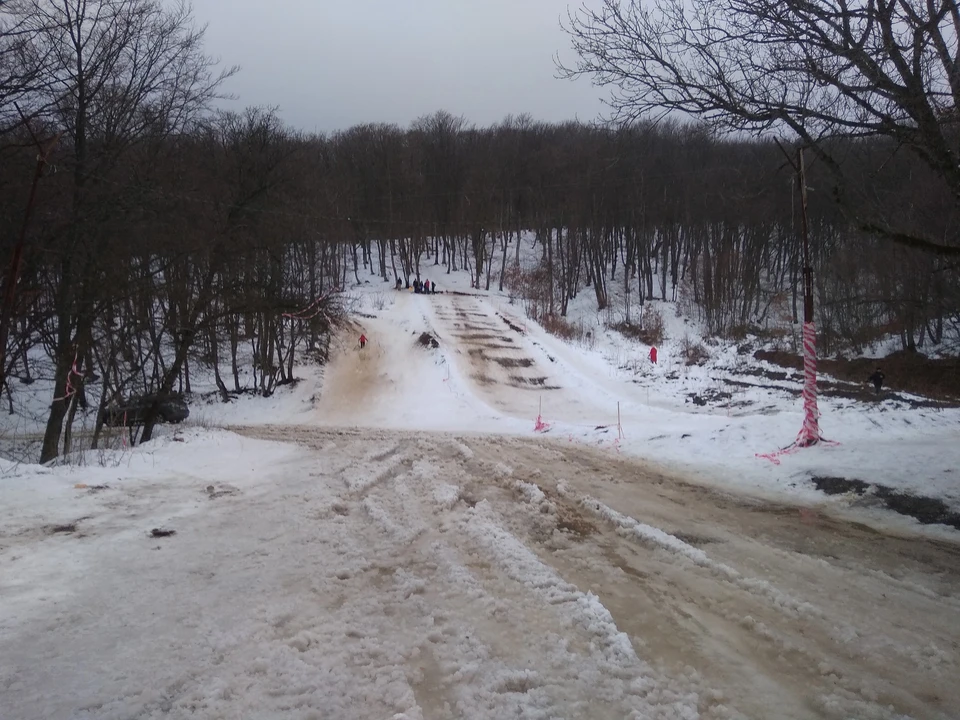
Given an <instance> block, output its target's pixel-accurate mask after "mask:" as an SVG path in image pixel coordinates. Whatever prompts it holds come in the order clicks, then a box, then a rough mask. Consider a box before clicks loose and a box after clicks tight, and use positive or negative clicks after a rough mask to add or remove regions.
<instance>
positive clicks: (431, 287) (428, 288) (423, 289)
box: [395, 276, 437, 295]
mask: <svg viewBox="0 0 960 720" xmlns="http://www.w3.org/2000/svg"><path fill="white" fill-rule="evenodd" d="M395 287H396V288H397V290H400V289H402V288H403V281H402V280H401V279H400V277H399V276H397V282H396V286H395ZM407 287H411V286H410V285H408V286H407ZM412 287H413V291H414V292H415V293H416V294H417V295H434V294H436V292H437V284H436V283H431V282H430V281H429V280H423V281H421V280H420V279H419V278H417V279H416V280H414V281H413V285H412Z"/></svg>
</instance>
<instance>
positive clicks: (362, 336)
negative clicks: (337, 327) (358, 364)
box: [360, 333, 367, 350]
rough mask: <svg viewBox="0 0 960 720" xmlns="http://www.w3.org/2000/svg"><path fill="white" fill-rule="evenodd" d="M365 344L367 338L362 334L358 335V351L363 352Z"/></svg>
mask: <svg viewBox="0 0 960 720" xmlns="http://www.w3.org/2000/svg"><path fill="white" fill-rule="evenodd" d="M366 344H367V336H366V335H364V334H363V333H361V334H360V349H361V350H363V346H364V345H366Z"/></svg>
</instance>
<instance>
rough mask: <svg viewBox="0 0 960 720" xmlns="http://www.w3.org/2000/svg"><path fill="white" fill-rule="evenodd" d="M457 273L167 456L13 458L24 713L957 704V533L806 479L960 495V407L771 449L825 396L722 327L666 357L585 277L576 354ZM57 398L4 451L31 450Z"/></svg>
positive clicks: (0, 623) (547, 714)
mask: <svg viewBox="0 0 960 720" xmlns="http://www.w3.org/2000/svg"><path fill="white" fill-rule="evenodd" d="M426 277H429V273H427V274H426ZM438 277H439V278H440V286H441V287H442V288H443V289H444V290H445V291H446V292H444V293H443V294H438V295H431V296H422V295H415V294H413V293H411V292H408V291H399V292H398V291H394V290H392V289H390V287H391V284H389V283H386V284H384V283H381V282H380V281H379V280H378V279H377V278H373V279H371V280H370V282H369V283H364V284H362V285H360V286H359V287H356V288H354V289H352V290H351V293H352V295H353V296H354V303H353V305H354V307H355V309H356V310H357V311H358V314H357V315H356V316H355V325H354V326H353V327H351V328H350V329H349V330H346V331H344V333H343V334H342V335H340V336H339V337H338V338H336V339H335V342H334V345H333V347H332V357H331V362H330V363H329V364H328V365H327V366H326V367H324V368H319V367H316V366H312V365H304V366H302V367H300V368H299V369H298V372H297V374H298V376H299V377H300V378H301V380H300V382H298V383H297V384H296V385H294V386H287V387H282V388H279V389H278V390H277V392H276V393H275V394H274V395H273V396H272V397H270V398H259V397H255V396H253V395H245V396H241V397H239V398H236V399H235V400H234V401H233V402H231V403H228V404H223V403H220V402H218V401H216V399H215V398H214V399H211V400H210V401H208V402H205V401H201V400H199V399H198V400H195V401H194V403H193V404H192V406H191V418H190V420H189V421H188V422H187V423H186V424H185V425H184V426H181V427H164V428H163V430H162V432H161V433H160V435H159V437H158V438H157V439H156V440H154V441H153V442H151V443H148V444H146V445H144V446H140V447H136V448H128V447H124V446H122V445H120V444H117V443H116V442H115V443H114V444H113V446H112V448H113V449H106V450H101V451H88V452H85V453H82V454H74V455H73V456H72V457H71V458H70V460H69V462H67V463H64V464H61V465H59V466H51V467H40V466H36V465H31V464H29V463H26V462H20V463H15V462H10V461H6V460H5V461H0V708H2V711H0V718H3V720H6V718H14V719H16V720H19V719H21V718H23V719H27V718H97V719H98V720H99V719H101V718H134V717H136V718H161V717H162V718H168V717H169V718H188V717H203V718H237V717H284V718H287V717H290V718H304V719H306V718H385V719H386V718H393V719H394V720H401V719H403V718H408V719H411V720H412V719H415V718H448V717H458V718H506V717H519V718H624V717H633V718H681V719H685V718H735V717H751V718H754V717H755V718H768V717H784V718H808V717H811V718H812V717H828V718H850V717H857V718H900V717H916V718H926V717H931V718H947V717H950V716H951V715H952V713H954V712H955V708H956V707H958V706H960V694H958V693H960V689H958V688H957V687H956V684H955V683H954V682H952V678H954V677H956V676H957V674H958V672H960V634H958V633H960V594H958V589H960V576H958V574H957V567H956V552H957V551H956V542H957V533H956V531H955V530H954V529H952V528H948V527H946V526H936V525H928V526H920V525H918V524H917V523H916V522H915V521H914V520H913V519H912V518H909V517H905V516H901V515H896V514H894V513H893V512H891V511H890V510H886V509H883V508H881V507H880V505H879V498H877V497H876V495H874V494H872V493H870V492H868V493H867V494H865V495H855V494H851V495H838V496H832V497H827V496H824V495H822V494H821V493H820V492H818V491H817V490H815V489H814V486H813V483H812V482H810V478H811V477H812V476H829V477H843V478H849V479H859V480H863V481H865V482H868V483H880V484H883V485H885V486H888V487H890V488H894V489H899V490H905V491H910V492H914V493H916V494H918V495H925V496H930V497H934V498H939V499H942V500H943V501H945V502H946V503H948V505H950V506H951V507H952V508H954V509H960V477H958V471H957V468H958V467H960V446H958V443H956V440H955V439H956V437H957V431H958V429H960V411H958V410H955V409H940V408H935V407H922V406H921V407H916V408H913V407H910V403H908V402H903V401H901V400H897V399H892V398H891V399H888V400H885V401H880V402H872V403H864V402H861V401H857V400H849V399H843V398H821V402H820V409H821V412H822V418H821V427H822V430H823V433H824V435H825V436H826V437H828V438H829V439H830V440H832V441H833V444H829V445H822V446H819V447H815V448H810V449H804V450H800V451H798V452H794V453H787V454H782V455H778V456H773V457H763V456H764V455H768V454H769V453H771V452H772V451H775V450H777V449H778V448H780V447H783V446H786V445H788V444H789V443H790V441H791V440H792V439H793V438H794V437H795V435H796V433H797V431H798V430H799V428H800V423H801V412H800V411H801V407H800V400H799V398H798V397H797V396H796V395H795V393H794V392H793V391H795V390H796V389H797V388H799V385H800V379H799V378H797V377H795V376H789V375H788V376H787V377H786V379H781V380H777V379H773V380H771V379H769V378H764V379H763V381H762V383H760V382H756V383H753V384H752V385H751V382H750V381H751V378H753V379H754V380H755V379H756V375H755V374H756V373H763V372H764V371H773V370H774V368H770V367H765V366H764V365H763V364H762V363H759V362H757V361H755V360H754V359H753V358H752V357H751V356H750V355H747V354H740V353H738V352H737V349H736V348H735V347H732V346H731V347H723V346H719V345H710V344H709V343H707V349H708V350H709V352H710V359H709V360H708V361H707V362H706V363H705V364H704V365H701V366H687V365H686V363H685V360H684V358H683V357H682V352H681V348H682V345H683V344H684V342H685V341H692V342H699V341H701V340H702V338H701V336H700V333H699V330H698V328H697V325H696V323H694V322H692V321H691V320H690V319H689V318H683V317H679V316H678V315H677V313H676V312H675V307H674V306H673V305H671V304H660V305H659V310H660V312H661V314H662V315H663V317H664V320H665V322H666V339H665V341H664V343H663V344H662V346H661V347H659V348H658V350H659V358H658V363H657V364H656V365H654V364H652V363H651V362H650V361H649V360H648V359H647V353H648V350H649V348H648V347H646V346H644V345H642V344H641V343H639V342H636V341H633V340H630V339H627V338H625V337H623V336H622V335H620V334H619V333H617V332H615V331H613V330H610V329H609V328H608V327H607V323H608V322H609V321H611V320H612V319H617V318H615V317H613V313H607V314H604V315H602V316H600V315H598V314H597V313H596V312H595V311H594V310H592V309H591V301H592V297H591V296H590V295H589V294H588V293H582V294H581V296H580V297H578V298H577V299H575V300H574V301H573V302H572V304H571V308H570V319H571V321H573V322H575V323H577V324H579V325H581V326H583V327H584V328H586V329H589V330H590V336H589V338H584V339H583V340H581V341H578V342H576V343H571V342H566V341H563V340H560V339H558V338H557V337H555V336H553V335H550V334H549V333H547V332H545V331H544V330H543V329H542V328H541V327H540V326H538V325H537V324H536V323H534V322H531V321H530V320H529V319H527V318H526V317H525V316H524V314H523V312H522V307H521V305H520V304H519V303H512V302H511V301H510V299H509V298H508V297H507V296H506V295H503V294H499V293H495V292H484V291H476V290H473V289H471V288H470V287H469V283H468V280H467V276H466V274H464V273H460V274H450V275H446V274H442V275H439V274H438ZM615 302H618V300H617V299H616V296H615ZM361 332H362V333H364V334H365V335H366V336H367V338H368V339H369V343H368V345H367V346H366V347H365V348H363V349H360V348H359V347H358V345H357V342H356V339H357V337H359V335H360V333H361ZM777 370H779V369H777ZM731 381H733V382H731ZM44 382H45V381H44V379H43V378H41V380H40V381H38V382H37V383H36V384H35V386H34V387H35V389H36V390H37V392H36V393H35V394H34V395H33V396H30V395H27V394H24V393H23V392H19V393H18V394H17V400H16V403H17V408H16V409H17V413H16V414H15V415H14V417H13V419H12V420H11V421H10V422H8V423H7V424H6V425H5V426H4V437H3V440H4V443H5V444H4V447H5V448H17V447H22V448H26V447H28V446H29V445H30V444H31V443H33V444H35V443H36V438H37V433H38V431H39V430H40V429H41V421H42V415H43V412H42V405H43V403H44V402H45V401H46V400H45V397H44V395H43V393H44ZM744 383H745V384H744ZM760 384H763V385H765V386H769V387H759V385H760ZM194 385H195V389H197V390H203V389H205V388H204V384H203V379H202V378H197V377H196V375H195V376H194ZM778 387H779V389H778ZM206 389H209V388H206ZM722 393H729V396H725V395H723V394H722ZM899 395H900V397H903V396H902V394H899ZM705 398H706V403H705V404H702V405H701V404H697V403H695V402H693V400H694V399H696V400H697V401H698V402H703V401H704V399H705ZM718 399H719V400H718ZM81 438H82V436H81ZM22 454H23V456H24V457H25V453H22ZM851 519H852V520H855V521H856V522H855V523H851V522H849V521H850V520H851ZM867 525H869V526H870V527H872V528H873V529H870V527H866V526H867ZM169 531H174V534H169V535H168V534H166V533H167V532H169ZM932 537H936V538H938V539H936V540H934V539H931V538H932Z"/></svg>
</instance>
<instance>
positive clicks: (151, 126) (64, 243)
mask: <svg viewBox="0 0 960 720" xmlns="http://www.w3.org/2000/svg"><path fill="white" fill-rule="evenodd" d="M13 12H14V13H19V22H20V26H21V27H23V28H26V29H29V30H32V32H33V35H32V36H31V44H32V45H31V47H32V52H33V54H34V55H36V56H38V57H44V58H48V59H49V60H48V62H46V63H44V65H43V68H42V72H41V73H40V75H39V81H40V88H41V90H40V91H39V95H40V97H41V100H40V105H41V106H43V107H49V108H50V118H49V119H50V121H51V122H52V123H54V124H55V125H57V126H59V127H61V128H62V129H64V130H65V133H66V134H65V138H64V145H66V146H67V152H68V153H69V154H68V156H67V157H65V158H64V159H63V161H64V164H65V165H66V166H67V167H68V168H69V170H70V171H71V172H70V175H71V178H72V188H71V194H72V197H71V203H70V221H69V226H68V228H67V229H66V230H65V232H64V233H63V236H62V238H61V240H60V242H59V243H58V246H57V247H51V248H49V249H50V250H51V251H52V252H51V257H55V258H58V265H59V267H58V273H57V280H56V284H55V287H54V288H53V295H54V307H55V325H56V330H55V332H54V333H53V335H54V337H55V338H56V340H55V343H54V361H55V364H56V383H55V390H54V400H53V402H52V404H51V410H50V416H49V418H48V422H47V429H46V434H45V437H44V443H43V449H42V452H41V460H42V461H47V460H50V459H51V458H54V457H56V456H57V454H58V452H59V449H58V446H59V440H60V435H61V432H62V428H63V421H64V417H65V416H66V414H67V411H68V400H67V395H68V393H67V378H68V374H69V373H70V370H71V366H72V364H73V362H74V360H75V359H76V358H78V357H82V356H84V355H85V354H86V352H87V350H88V349H89V348H86V347H84V342H85V338H89V337H91V327H92V323H93V313H92V310H93V307H94V298H93V292H94V291H95V289H96V283H95V282H94V278H96V277H97V272H96V267H97V265H98V263H100V262H102V261H103V253H102V252H101V250H102V248H101V247H100V245H101V244H102V242H103V240H104V237H103V232H102V230H103V228H102V227H101V222H102V217H103V215H102V213H103V212H104V209H105V208H106V207H108V206H109V203H110V200H109V196H110V191H109V187H110V186H109V185H108V184H107V183H106V182H105V181H107V180H109V178H108V176H109V174H110V172H111V170H112V168H114V167H115V165H116V163H117V161H118V159H119V158H120V157H121V156H122V155H123V153H124V152H126V151H127V150H128V149H129V148H130V147H131V146H133V145H135V144H136V143H137V142H139V141H141V140H142V139H143V138H145V137H148V136H153V135H156V134H157V133H172V132H177V131H180V130H182V129H183V128H185V127H187V126H188V125H189V123H190V122H191V121H192V119H193V118H194V117H195V116H196V114H197V113H198V112H199V111H201V110H203V109H204V108H205V107H207V105H208V103H209V102H210V101H211V100H212V99H213V98H214V97H215V96H216V93H217V88H218V87H219V86H220V84H221V83H222V81H223V80H224V79H225V78H226V77H227V76H228V75H229V74H230V73H232V72H233V70H232V69H231V70H227V71H224V72H217V71H216V70H215V63H214V62H213V61H212V60H211V59H210V58H208V57H207V56H206V55H204V54H203V52H202V46H201V43H202V39H203V31H202V30H200V29H197V28H196V27H195V26H194V24H193V20H192V16H191V14H190V9H189V7H188V6H187V5H185V4H184V3H182V2H177V3H174V4H173V5H172V6H169V5H167V4H165V3H161V2H159V1H158V0H22V1H21V2H18V3H16V4H15V5H14V7H13Z"/></svg>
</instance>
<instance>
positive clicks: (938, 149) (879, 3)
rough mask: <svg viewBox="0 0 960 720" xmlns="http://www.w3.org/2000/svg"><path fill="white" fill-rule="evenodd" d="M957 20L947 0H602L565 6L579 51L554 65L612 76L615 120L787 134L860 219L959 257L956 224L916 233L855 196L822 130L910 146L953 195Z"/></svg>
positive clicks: (958, 196) (957, 167)
mask: <svg viewBox="0 0 960 720" xmlns="http://www.w3.org/2000/svg"><path fill="white" fill-rule="evenodd" d="M958 28H960V6H958V4H957V3H956V2H953V1H952V0H654V1H653V2H650V3H643V5H641V3H640V2H639V0H603V2H602V4H601V5H600V7H599V8H597V9H591V8H588V7H587V6H583V7H582V8H581V9H580V10H579V11H578V12H577V13H575V14H572V15H570V16H569V22H568V25H567V30H568V33H569V34H570V36H571V38H572V40H573V45H574V48H575V49H576V51H577V53H578V54H579V56H580V59H579V61H578V62H577V63H576V65H575V66H574V67H572V68H566V67H562V66H561V72H562V74H564V75H566V76H567V77H575V76H579V75H589V76H591V77H593V78H594V80H595V81H596V82H598V83H600V84H602V85H606V86H610V87H612V88H613V95H612V99H611V105H612V107H613V110H614V111H615V116H616V117H619V118H621V119H630V118H636V117H639V116H649V115H654V116H656V115H662V114H664V113H666V112H670V111H682V112H684V113H689V114H691V115H694V116H696V117H699V118H701V119H702V120H704V121H706V122H707V123H709V124H710V125H711V126H713V127H715V128H719V129H723V130H734V131H750V132H755V133H763V132H767V133H777V134H784V133H786V134H789V135H792V136H794V137H796V138H797V139H798V140H799V141H801V142H802V143H804V144H807V145H809V146H811V147H812V148H813V149H814V150H815V152H816V153H817V154H818V155H819V157H820V158H821V159H822V160H824V161H825V162H826V163H827V164H828V165H829V167H830V168H831V169H832V170H833V172H834V176H835V178H836V179H837V184H838V188H839V190H840V192H841V199H842V200H843V201H844V207H845V208H846V209H847V211H848V213H849V215H850V217H851V219H853V220H855V221H856V222H857V224H858V225H859V226H860V227H861V228H862V229H864V230H867V231H870V232H874V233H877V234H880V235H883V236H884V237H886V238H888V239H890V240H893V241H895V242H898V243H901V244H904V245H907V246H911V247H915V248H919V249H922V250H925V251H928V252H932V253H937V254H941V255H948V256H958V255H960V242H958V238H957V233H956V231H955V230H954V231H953V232H951V233H950V234H948V235H947V236H946V239H944V237H943V236H937V235H930V234H927V233H925V232H924V231H923V229H922V228H917V227H914V226H911V225H904V224H903V223H902V222H901V221H900V220H899V219H898V218H896V217H891V216H889V215H888V214H886V213H884V212H883V211H882V206H880V205H877V204H875V203H871V202H868V200H869V198H867V197H865V196H861V195H860V194H859V193H858V192H857V186H856V184H855V183H853V182H851V181H849V179H847V178H846V177H845V175H844V168H843V159H842V157H840V156H838V155H836V154H835V152H834V151H835V150H836V149H837V146H835V145H831V144H830V142H829V140H830V139H831V138H836V137H847V138H862V137H881V138H886V139H888V140H889V141H892V142H891V145H890V147H889V148H888V150H889V152H888V157H889V155H891V154H893V153H894V152H896V150H897V148H900V147H905V148H908V149H909V150H910V151H912V152H913V153H914V154H915V155H916V157H918V158H919V159H920V160H921V161H922V162H923V163H924V164H926V166H927V167H928V168H930V170H931V171H932V172H933V173H934V174H935V176H936V177H937V178H938V179H939V181H940V182H941V183H942V184H943V186H944V188H945V190H946V191H947V192H949V194H950V195H951V196H952V198H953V199H954V202H955V203H960V144H958V135H960V134H958V128H957V122H958V119H960V118H958V115H957V113H958V101H960V70H958V68H960V47H958ZM842 147H843V148H845V149H850V146H848V145H844V146H842Z"/></svg>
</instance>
